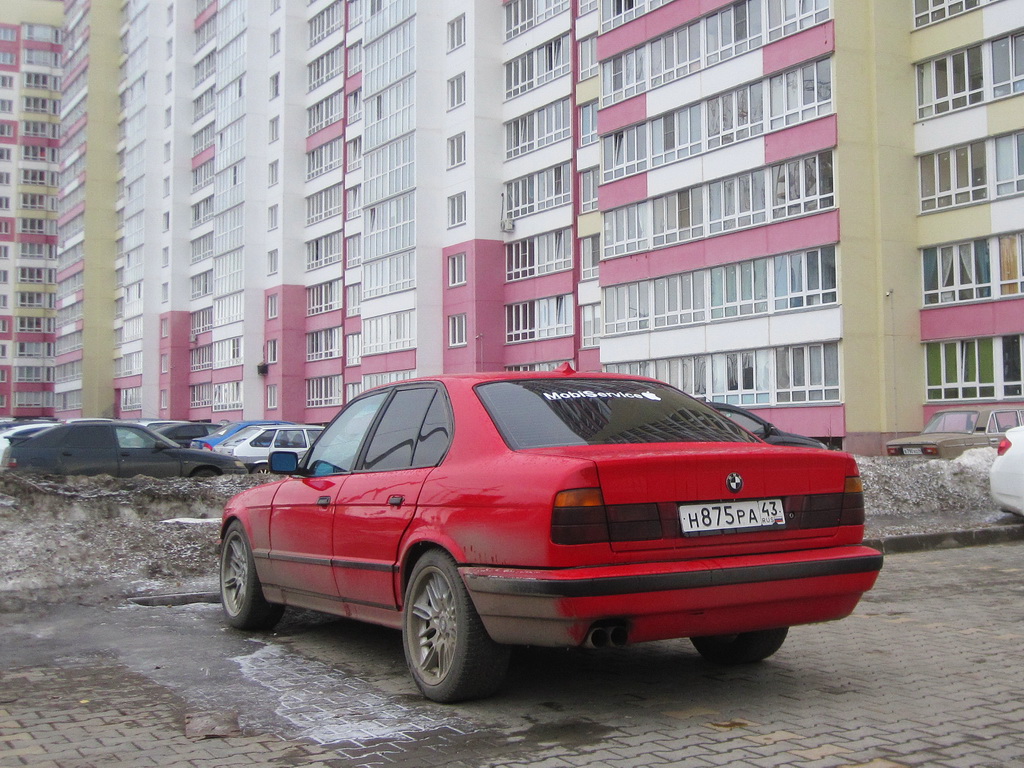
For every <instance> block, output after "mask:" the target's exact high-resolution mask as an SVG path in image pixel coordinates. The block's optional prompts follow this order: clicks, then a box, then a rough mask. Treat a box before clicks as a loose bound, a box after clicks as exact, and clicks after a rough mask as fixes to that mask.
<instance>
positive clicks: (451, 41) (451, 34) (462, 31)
mask: <svg viewBox="0 0 1024 768" xmlns="http://www.w3.org/2000/svg"><path fill="white" fill-rule="evenodd" d="M465 44H466V14H464V13H463V14H462V15H460V16H456V17H455V18H454V19H452V20H451V21H449V22H448V51H449V53H450V52H451V51H454V50H455V49H456V48H461V47H462V46H464V45H465Z"/></svg>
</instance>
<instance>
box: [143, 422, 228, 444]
mask: <svg viewBox="0 0 1024 768" xmlns="http://www.w3.org/2000/svg"><path fill="white" fill-rule="evenodd" d="M220 428H221V425H220V424H213V423H211V422H209V421H172V422H171V423H169V424H163V425H162V426H159V427H153V431H154V432H156V433H158V434H161V435H163V436H164V437H168V438H170V439H171V440H173V441H174V442H176V443H177V444H178V445H180V446H181V447H182V448H188V447H189V445H190V443H191V442H192V441H193V440H197V439H199V438H200V437H206V436H207V435H209V434H212V433H213V432H216V431H217V430H218V429H220Z"/></svg>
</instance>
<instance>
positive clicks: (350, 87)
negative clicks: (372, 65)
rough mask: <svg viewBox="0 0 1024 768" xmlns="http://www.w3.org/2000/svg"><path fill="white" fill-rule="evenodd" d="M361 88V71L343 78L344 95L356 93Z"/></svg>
mask: <svg viewBox="0 0 1024 768" xmlns="http://www.w3.org/2000/svg"><path fill="white" fill-rule="evenodd" d="M362 87H363V73H362V72H361V71H360V72H356V73H355V74H354V75H351V76H349V77H347V78H345V93H352V92H353V91H358V90H359V89H360V88H362Z"/></svg>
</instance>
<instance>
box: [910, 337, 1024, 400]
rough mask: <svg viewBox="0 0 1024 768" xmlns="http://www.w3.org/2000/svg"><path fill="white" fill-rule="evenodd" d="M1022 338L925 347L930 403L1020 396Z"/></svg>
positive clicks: (961, 342)
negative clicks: (934, 401)
mask: <svg viewBox="0 0 1024 768" xmlns="http://www.w3.org/2000/svg"><path fill="white" fill-rule="evenodd" d="M1022 339H1024V337H1021V336H1019V335H1013V336H997V337H993V338H980V339H959V340H951V341H939V342H932V343H929V344H925V365H926V369H927V397H928V399H929V400H974V399H979V398H996V399H1002V398H1008V397H1019V396H1020V395H1021V386H1022V380H1021V379H1022V375H1021V344H1022Z"/></svg>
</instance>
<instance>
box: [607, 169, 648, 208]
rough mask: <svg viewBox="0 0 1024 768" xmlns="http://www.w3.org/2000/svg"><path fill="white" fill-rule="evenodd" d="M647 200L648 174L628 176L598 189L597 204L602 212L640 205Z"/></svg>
mask: <svg viewBox="0 0 1024 768" xmlns="http://www.w3.org/2000/svg"><path fill="white" fill-rule="evenodd" d="M646 199H647V174H646V173H638V174H636V175H635V176H627V177H626V178H624V179H618V180H617V181H612V182H610V183H608V184H602V185H601V186H599V187H598V188H597V204H598V207H599V208H600V209H601V210H602V211H608V210H611V209H612V208H618V207H619V206H623V205H629V204H630V203H638V202H640V201H641V200H646Z"/></svg>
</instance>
